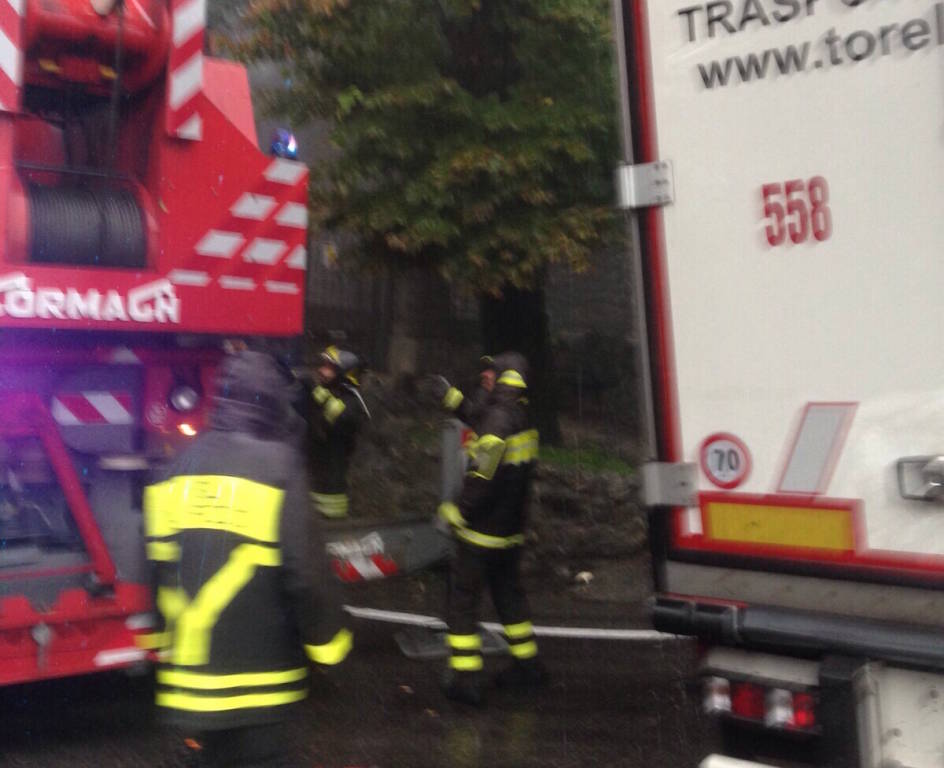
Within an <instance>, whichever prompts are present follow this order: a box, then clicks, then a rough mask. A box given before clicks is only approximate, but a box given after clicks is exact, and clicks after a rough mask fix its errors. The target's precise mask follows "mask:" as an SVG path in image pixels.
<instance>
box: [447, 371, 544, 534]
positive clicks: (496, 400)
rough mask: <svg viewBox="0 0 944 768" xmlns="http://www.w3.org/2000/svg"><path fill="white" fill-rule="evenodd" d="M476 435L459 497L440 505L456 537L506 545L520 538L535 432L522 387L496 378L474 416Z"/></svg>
mask: <svg viewBox="0 0 944 768" xmlns="http://www.w3.org/2000/svg"><path fill="white" fill-rule="evenodd" d="M478 429H479V433H480V436H479V437H478V438H477V439H476V441H475V443H474V444H473V445H472V446H471V447H470V449H469V450H470V455H471V464H470V469H469V472H468V474H467V475H466V477H465V480H464V481H463V485H462V492H461V494H460V497H459V500H458V502H456V503H455V504H451V503H447V504H444V505H443V506H442V507H441V510H440V511H441V514H442V515H443V516H444V517H445V518H446V519H447V521H448V522H450V523H451V524H452V525H453V526H454V529H455V532H456V535H457V536H458V537H459V539H461V540H463V541H465V542H467V543H469V544H472V545H475V546H480V547H486V548H492V549H505V548H508V547H513V546H518V545H520V544H522V543H524V530H525V526H526V524H527V515H528V500H529V494H530V490H529V488H530V481H531V473H532V471H533V468H534V466H535V463H536V461H537V455H538V432H537V430H536V429H534V428H532V426H531V420H530V416H529V414H528V408H527V402H526V400H525V398H524V397H523V392H522V391H521V390H520V389H517V388H515V387H512V386H506V385H504V384H497V385H496V386H495V389H494V391H493V392H492V394H491V396H490V398H489V400H488V403H487V405H486V407H485V409H484V411H483V412H482V414H481V416H480V418H479V424H478Z"/></svg>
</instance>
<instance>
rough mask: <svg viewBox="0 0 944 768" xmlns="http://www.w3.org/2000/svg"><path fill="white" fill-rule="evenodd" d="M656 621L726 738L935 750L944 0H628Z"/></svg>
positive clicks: (943, 567) (781, 755) (943, 620)
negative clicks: (692, 669)
mask: <svg viewBox="0 0 944 768" xmlns="http://www.w3.org/2000/svg"><path fill="white" fill-rule="evenodd" d="M614 10H615V17H616V31H617V42H618V47H619V50H620V54H621V55H620V59H621V61H620V64H621V66H620V74H621V95H622V97H623V98H622V107H623V110H622V111H623V118H624V121H623V127H624V139H625V141H624V150H625V155H626V156H625V165H624V166H623V167H622V168H621V169H620V172H619V176H618V181H619V187H620V191H621V205H622V206H623V207H624V208H626V209H627V210H629V211H631V215H629V217H628V219H629V222H630V224H631V227H632V229H633V232H634V235H635V241H636V242H635V245H636V249H635V252H636V254H637V256H638V257H639V259H638V260H639V264H638V266H639V269H638V272H639V278H640V281H639V283H640V286H641V291H640V297H639V298H640V302H639V303H640V310H641V311H640V316H641V317H642V318H643V319H644V321H645V325H646V330H647V334H646V338H647V342H648V343H647V344H646V345H645V353H646V354H645V355H644V357H645V358H646V359H645V360H644V364H645V366H646V369H647V378H646V384H647V389H648V398H647V399H648V401H649V402H648V405H649V410H648V415H649V419H648V426H649V436H650V442H651V446H652V450H651V453H652V457H653V461H652V463H650V464H649V465H648V466H647V467H646V469H645V478H644V479H645V496H646V502H647V504H648V505H649V507H650V510H651V512H650V520H651V523H652V525H651V528H652V541H653V551H654V554H655V557H654V562H655V569H654V570H655V578H656V592H657V596H656V598H655V601H654V619H655V624H656V626H657V628H659V629H663V630H665V631H669V632H675V633H681V634H688V635H694V636H697V637H698V638H700V639H701V640H702V641H703V645H702V647H703V649H704V653H703V656H702V665H701V672H702V674H703V676H704V685H705V688H704V690H705V697H704V704H705V707H706V709H707V711H709V712H710V713H712V714H714V715H718V716H719V718H720V720H721V721H722V727H723V731H724V734H725V738H724V740H723V742H722V743H723V745H724V747H723V749H722V751H723V752H724V753H725V755H721V754H718V755H714V756H712V757H710V758H709V763H710V764H712V765H722V764H725V763H726V762H728V761H729V760H730V758H731V757H738V758H741V759H744V760H749V761H753V762H758V763H761V764H782V761H785V760H786V761H789V762H790V763H791V764H796V763H797V762H800V763H803V762H812V763H815V764H820V765H830V766H850V767H851V766H856V767H857V768H858V767H859V766H861V767H862V768H879V767H880V766H901V767H902V768H904V767H907V768H941V767H942V766H944V354H942V351H941V350H940V349H939V348H938V343H939V341H940V333H939V331H940V329H941V328H942V327H944V291H942V285H944V2H940V1H936V0H715V1H713V2H696V1H695V0H616V2H615V4H614Z"/></svg>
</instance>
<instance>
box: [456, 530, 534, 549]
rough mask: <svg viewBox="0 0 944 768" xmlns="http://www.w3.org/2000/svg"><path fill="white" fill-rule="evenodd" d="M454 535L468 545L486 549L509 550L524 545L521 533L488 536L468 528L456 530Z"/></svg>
mask: <svg viewBox="0 0 944 768" xmlns="http://www.w3.org/2000/svg"><path fill="white" fill-rule="evenodd" d="M456 535H458V536H459V538H460V539H463V540H465V541H467V542H469V544H474V545H475V546H477V547H486V548H487V549H509V548H510V547H517V546H520V545H521V544H524V534H521V533H516V534H515V535H514V536H489V535H488V534H487V533H479V532H478V531H473V530H470V529H468V528H457V529H456Z"/></svg>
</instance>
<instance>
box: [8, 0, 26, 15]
mask: <svg viewBox="0 0 944 768" xmlns="http://www.w3.org/2000/svg"><path fill="white" fill-rule="evenodd" d="M7 2H8V3H10V7H11V8H12V9H13V10H14V11H16V15H17V16H22V15H23V14H24V13H26V0H7Z"/></svg>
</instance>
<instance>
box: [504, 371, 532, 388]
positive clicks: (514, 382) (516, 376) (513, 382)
mask: <svg viewBox="0 0 944 768" xmlns="http://www.w3.org/2000/svg"><path fill="white" fill-rule="evenodd" d="M498 383H499V384H504V385H505V386H506V387H515V388H516V389H527V388H528V385H527V384H526V383H525V381H524V376H522V375H521V374H520V373H518V371H511V370H509V371H502V375H501V376H499V377H498Z"/></svg>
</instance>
